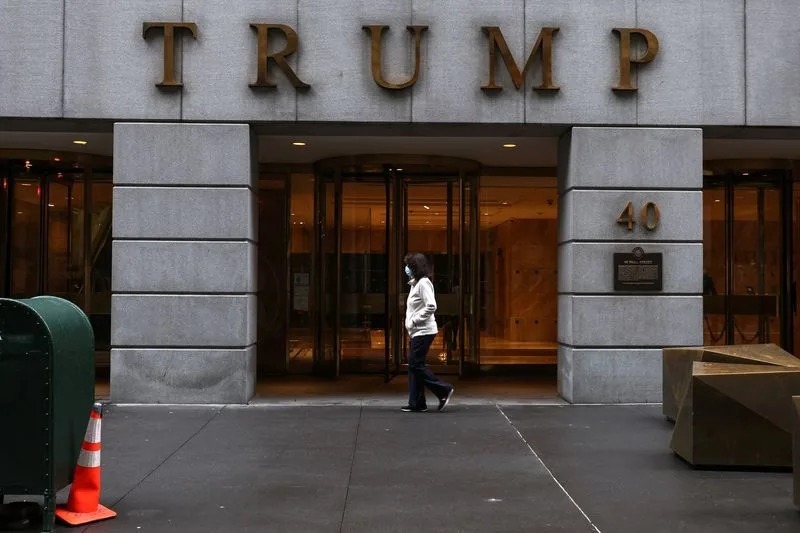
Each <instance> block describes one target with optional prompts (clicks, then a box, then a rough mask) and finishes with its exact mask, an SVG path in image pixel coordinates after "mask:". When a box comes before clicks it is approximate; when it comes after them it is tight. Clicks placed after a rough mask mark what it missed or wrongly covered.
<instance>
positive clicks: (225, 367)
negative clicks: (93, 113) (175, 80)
mask: <svg viewBox="0 0 800 533" xmlns="http://www.w3.org/2000/svg"><path fill="white" fill-rule="evenodd" d="M256 146H257V145H256V144H255V142H254V136H253V135H252V134H251V131H250V127H249V126H248V125H246V124H149V123H121V124H115V126H114V203H113V222H112V223H113V226H112V235H113V260H112V261H113V263H112V291H113V296H112V299H111V344H112V349H111V399H112V401H114V402H144V403H246V402H247V401H248V400H249V399H250V398H251V397H252V395H253V390H254V384H255V375H256V346H255V344H256V294H255V293H256V288H257V284H256V271H257V270H256V242H257V238H256V237H257V235H256V228H257V224H256V216H257V209H256V194H255V192H254V191H255V190H256V188H255V180H256V172H255V171H256V169H257V157H256Z"/></svg>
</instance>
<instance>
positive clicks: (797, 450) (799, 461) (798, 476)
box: [792, 396, 800, 507]
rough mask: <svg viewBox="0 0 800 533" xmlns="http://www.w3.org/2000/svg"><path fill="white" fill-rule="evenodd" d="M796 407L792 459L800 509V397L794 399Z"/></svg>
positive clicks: (796, 499)
mask: <svg viewBox="0 0 800 533" xmlns="http://www.w3.org/2000/svg"><path fill="white" fill-rule="evenodd" d="M792 406H793V407H794V438H793V441H794V445H793V447H792V459H793V461H792V462H793V463H794V504H795V506H797V507H800V396H793V397H792Z"/></svg>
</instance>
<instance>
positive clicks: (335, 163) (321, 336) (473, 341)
mask: <svg viewBox="0 0 800 533" xmlns="http://www.w3.org/2000/svg"><path fill="white" fill-rule="evenodd" d="M415 164H423V165H425V164H430V165H432V166H434V165H450V166H451V172H450V175H449V176H446V175H441V174H440V175H439V176H438V177H436V172H433V173H432V174H431V178H430V182H434V183H443V184H447V186H448V200H450V198H451V196H452V195H451V191H450V184H451V183H455V184H456V185H457V186H458V188H459V200H460V202H459V208H460V213H459V236H460V238H459V239H458V248H459V249H458V251H459V254H458V257H459V261H458V262H459V265H458V268H459V293H458V310H459V316H458V320H459V323H460V325H461V327H459V337H460V339H459V345H460V347H461V348H460V353H459V362H458V365H457V368H458V373H459V375H463V374H464V373H465V372H477V371H478V369H479V359H478V357H479V344H478V343H479V339H480V331H479V327H478V326H479V317H478V316H477V313H478V311H479V309H480V303H479V297H480V288H479V287H478V286H477V285H478V283H479V282H480V276H479V270H478V269H479V265H480V250H479V248H478V245H479V235H480V233H479V232H480V219H479V217H478V214H479V209H478V207H479V206H478V198H479V197H478V186H479V176H480V165H479V164H478V163H475V162H473V161H466V160H459V159H454V158H444V157H435V156H405V155H403V156H398V155H389V156H384V155H369V156H356V157H342V158H333V159H329V160H323V161H319V162H317V163H316V164H315V176H316V184H315V194H314V214H315V218H316V220H317V224H316V225H315V226H316V227H315V231H314V240H315V242H314V247H313V254H312V262H311V263H312V277H313V278H314V279H315V280H316V281H315V282H313V283H314V285H313V286H314V303H315V306H314V307H315V308H316V309H315V311H314V313H313V314H312V324H313V327H314V335H313V338H314V362H315V364H314V368H315V372H321V373H324V374H328V375H331V376H332V377H339V376H340V374H341V360H342V351H341V327H342V321H341V313H340V312H339V310H340V309H341V303H342V281H341V277H342V276H341V271H342V232H343V228H342V205H343V204H342V185H343V182H344V181H347V182H350V181H351V177H350V176H349V175H348V176H345V175H344V173H343V168H348V167H351V168H358V167H359V166H361V165H363V166H367V165H372V167H373V169H374V170H377V169H378V168H379V169H380V174H381V175H382V180H383V185H384V190H385V191H386V193H385V195H386V198H385V206H386V230H385V231H386V236H387V252H386V257H387V284H386V292H385V302H386V305H385V308H384V311H385V313H386V324H387V327H386V328H385V331H384V340H385V342H384V372H383V374H384V379H385V381H389V380H391V379H392V378H393V377H394V376H396V375H398V374H399V373H400V372H402V371H403V369H404V368H407V364H405V363H404V362H403V357H402V354H403V353H404V349H405V343H404V334H405V330H404V323H403V316H402V313H401V312H400V307H401V306H400V304H401V295H402V294H403V291H402V289H403V286H402V284H403V283H405V279H404V276H403V274H402V272H400V271H399V267H398V268H393V266H394V265H399V264H400V262H401V261H402V257H403V254H404V252H403V250H406V249H407V248H408V196H407V185H408V184H409V183H414V182H416V183H425V182H426V180H415V179H413V178H411V177H409V176H414V173H413V172H407V173H406V174H405V175H401V174H400V173H399V172H400V169H401V168H403V167H408V166H411V165H415ZM453 167H455V168H453ZM355 173H356V174H357V172H355ZM347 174H350V173H349V172H348V173H347ZM364 174H365V175H366V174H367V173H366V172H364ZM373 175H375V176H376V179H375V180H374V181H375V182H377V183H379V182H380V179H377V177H378V175H377V172H376V173H375V174H373ZM352 181H356V180H355V179H352ZM467 182H468V183H467ZM330 183H333V184H334V192H333V194H334V202H333V204H334V205H333V207H334V210H335V213H334V228H333V231H334V232H335V235H334V236H333V238H334V239H335V263H334V269H335V276H334V279H335V281H334V287H332V289H333V298H334V306H335V307H334V308H335V309H336V310H337V311H336V315H335V319H334V321H333V351H334V353H333V364H332V365H331V368H329V369H327V368H326V367H327V366H328V365H327V364H325V365H320V364H319V363H322V362H324V363H328V362H327V361H326V360H325V353H324V348H325V327H326V321H325V320H326V311H327V310H326V307H325V304H326V301H327V297H328V294H327V293H328V292H329V287H328V286H327V285H328V275H329V274H330V273H329V272H327V269H328V265H327V260H326V246H325V243H326V239H327V238H330V236H329V235H328V227H327V225H326V224H327V219H328V213H327V208H328V199H327V194H328V190H327V187H326V185H327V184H330ZM465 205H468V206H469V221H468V222H467V209H465V208H464V206H465ZM447 207H448V227H449V226H450V225H451V223H452V216H451V213H452V206H451V205H449V202H448V206H447ZM449 229H450V230H451V231H448V241H450V240H452V236H451V235H450V233H452V228H449ZM450 246H451V244H450V243H449V244H448V251H449V247H450ZM401 247H402V248H401ZM466 249H469V250H470V254H469V261H470V265H469V278H470V279H469V280H468V283H469V285H470V286H471V290H470V291H469V293H468V292H467V288H468V287H467V284H466V283H464V281H465V279H464V276H465V275H466V268H465V264H464V263H465V258H464V251H465V250H466ZM467 309H469V310H470V316H471V317H472V319H471V320H472V324H471V327H470V328H469V340H470V342H469V345H468V346H469V353H468V352H467V350H465V345H466V343H465V342H464V341H465V340H466V335H467V333H466V332H465V329H466V328H465V327H464V326H465V318H466V316H467V315H466V313H465V311H466V310H467ZM468 356H469V357H468ZM468 359H469V361H467V360H468ZM455 366H456V365H452V366H451V368H452V367H455Z"/></svg>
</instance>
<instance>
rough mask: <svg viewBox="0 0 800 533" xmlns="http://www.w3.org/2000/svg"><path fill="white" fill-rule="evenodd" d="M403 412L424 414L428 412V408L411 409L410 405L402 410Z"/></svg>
mask: <svg viewBox="0 0 800 533" xmlns="http://www.w3.org/2000/svg"><path fill="white" fill-rule="evenodd" d="M400 410H401V411H403V412H406V413H424V412H426V411H427V410H428V408H427V407H411V406H410V405H406V406H405V407H401V408H400Z"/></svg>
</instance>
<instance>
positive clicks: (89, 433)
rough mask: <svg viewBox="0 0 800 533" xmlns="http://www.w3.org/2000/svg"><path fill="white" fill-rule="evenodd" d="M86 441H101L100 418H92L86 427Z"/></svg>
mask: <svg viewBox="0 0 800 533" xmlns="http://www.w3.org/2000/svg"><path fill="white" fill-rule="evenodd" d="M83 440H85V441H86V442H91V443H92V444H97V443H98V442H100V419H99V418H90V419H89V425H88V426H87V427H86V437H85V438H84V439H83Z"/></svg>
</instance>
